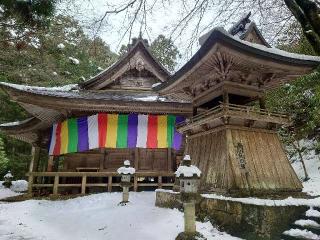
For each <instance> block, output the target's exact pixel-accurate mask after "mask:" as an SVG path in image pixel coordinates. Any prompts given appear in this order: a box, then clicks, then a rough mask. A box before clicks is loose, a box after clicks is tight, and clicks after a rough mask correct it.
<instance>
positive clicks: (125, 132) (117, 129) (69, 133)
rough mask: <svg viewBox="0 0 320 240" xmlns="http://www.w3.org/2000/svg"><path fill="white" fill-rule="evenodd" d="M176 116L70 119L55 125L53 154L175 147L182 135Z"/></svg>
mask: <svg viewBox="0 0 320 240" xmlns="http://www.w3.org/2000/svg"><path fill="white" fill-rule="evenodd" d="M183 120H184V117H181V116H174V115H140V114H107V113H98V114H96V115H93V116H88V117H80V118H70V119H67V120H65V121H63V122H61V123H56V124H54V125H53V126H52V130H51V141H50V146H49V155H61V154H66V153H73V152H84V151H87V150H90V149H96V148H135V147H139V148H174V149H176V150H179V149H180V147H181V142H182V135H181V134H180V133H178V132H177V131H176V129H175V124H177V123H179V122H181V121H183Z"/></svg>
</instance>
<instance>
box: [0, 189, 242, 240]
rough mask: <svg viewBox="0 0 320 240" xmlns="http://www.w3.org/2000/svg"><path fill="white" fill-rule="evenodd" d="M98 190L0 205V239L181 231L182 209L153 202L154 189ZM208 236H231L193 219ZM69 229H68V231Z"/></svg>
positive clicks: (168, 237)
mask: <svg viewBox="0 0 320 240" xmlns="http://www.w3.org/2000/svg"><path fill="white" fill-rule="evenodd" d="M121 199H122V193H101V194H94V195H90V196H85V197H79V198H75V199H70V200H65V201H46V200H28V201H23V202H16V203H7V204H0V212H1V214H0V222H1V224H0V233H1V240H11V239H35V240H39V239H42V240H56V239H59V240H73V239H79V240H84V239H95V240H100V239H101V240H105V239H108V240H118V239H152V240H172V239H175V237H176V236H177V235H178V234H179V233H180V232H182V231H183V228H184V223H183V213H182V212H180V211H178V210H177V209H173V210H172V209H166V208H159V207H156V206H155V193H154V192H139V193H136V192H130V203H129V204H128V205H126V206H118V203H119V202H120V201H121ZM196 225H197V230H198V231H199V232H200V233H202V234H203V235H204V236H205V237H206V238H207V239H208V240H222V239H223V240H233V239H234V240H235V239H239V238H236V237H232V236H230V235H229V234H227V233H224V232H220V231H218V230H217V229H216V228H214V227H213V226H212V225H211V223H210V222H204V223H201V222H197V223H196ZM66 230H67V231H66Z"/></svg>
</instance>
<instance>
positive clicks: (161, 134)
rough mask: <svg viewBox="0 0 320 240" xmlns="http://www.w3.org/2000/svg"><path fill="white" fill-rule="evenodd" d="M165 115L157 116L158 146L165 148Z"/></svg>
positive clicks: (166, 144)
mask: <svg viewBox="0 0 320 240" xmlns="http://www.w3.org/2000/svg"><path fill="white" fill-rule="evenodd" d="M167 118H168V116H167V115H159V116H158V131H157V139H158V148H167V147H168V141H167V122H168V120H167Z"/></svg>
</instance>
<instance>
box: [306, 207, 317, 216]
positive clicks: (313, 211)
mask: <svg viewBox="0 0 320 240" xmlns="http://www.w3.org/2000/svg"><path fill="white" fill-rule="evenodd" d="M306 216H307V217H316V218H320V212H319V211H317V210H315V209H313V208H310V209H309V210H308V211H307V212H306Z"/></svg>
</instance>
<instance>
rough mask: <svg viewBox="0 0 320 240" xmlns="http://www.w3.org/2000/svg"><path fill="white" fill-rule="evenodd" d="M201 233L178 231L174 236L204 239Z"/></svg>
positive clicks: (182, 238) (184, 238)
mask: <svg viewBox="0 0 320 240" xmlns="http://www.w3.org/2000/svg"><path fill="white" fill-rule="evenodd" d="M206 239H207V238H205V237H204V236H203V235H202V234H201V233H199V232H196V233H185V232H182V233H179V235H178V236H177V237H176V240H206Z"/></svg>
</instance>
